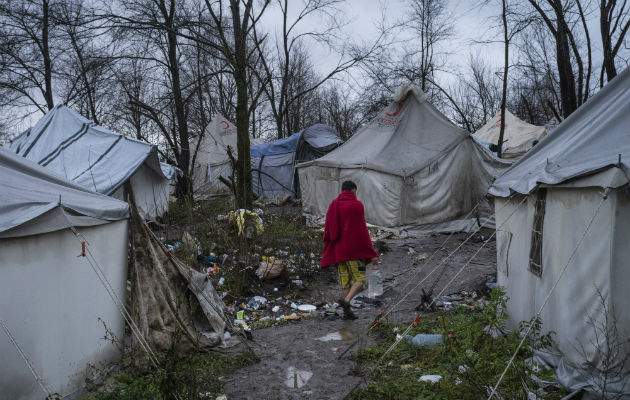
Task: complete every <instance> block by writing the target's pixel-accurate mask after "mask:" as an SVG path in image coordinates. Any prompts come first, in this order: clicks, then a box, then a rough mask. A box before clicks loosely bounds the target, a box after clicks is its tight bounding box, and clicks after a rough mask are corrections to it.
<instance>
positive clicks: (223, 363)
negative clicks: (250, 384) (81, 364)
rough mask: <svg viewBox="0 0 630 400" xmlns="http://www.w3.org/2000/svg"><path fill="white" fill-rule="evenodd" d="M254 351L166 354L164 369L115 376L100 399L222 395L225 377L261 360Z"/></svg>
mask: <svg viewBox="0 0 630 400" xmlns="http://www.w3.org/2000/svg"><path fill="white" fill-rule="evenodd" d="M257 361H258V360H256V358H255V356H254V355H253V354H251V353H247V352H243V354H241V355H239V356H238V357H233V356H227V355H222V354H217V353H195V354H191V355H188V356H186V357H183V358H179V359H177V358H175V357H171V356H164V357H162V360H161V363H160V365H161V366H162V368H160V369H159V370H154V371H152V372H150V373H148V374H144V375H136V374H134V372H133V371H127V372H124V373H120V374H118V375H116V376H114V377H113V378H112V379H113V382H111V384H110V385H106V386H107V387H109V388H108V389H107V391H105V392H101V393H98V394H97V395H96V399H97V400H148V399H151V400H170V399H173V398H175V396H176V395H177V396H178V398H180V399H182V400H188V399H190V400H192V399H195V400H197V399H199V398H200V397H202V396H204V395H206V394H207V396H206V397H208V398H212V399H214V398H215V397H216V396H217V395H219V394H221V392H222V390H223V387H224V383H223V382H222V381H221V378H222V377H223V376H224V375H229V374H231V373H232V372H234V371H236V370H237V369H239V368H242V367H245V366H247V365H251V364H254V363H255V362H257Z"/></svg>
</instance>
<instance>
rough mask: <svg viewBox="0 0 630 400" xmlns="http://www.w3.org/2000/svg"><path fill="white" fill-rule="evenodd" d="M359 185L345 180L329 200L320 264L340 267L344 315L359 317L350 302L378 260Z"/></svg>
mask: <svg viewBox="0 0 630 400" xmlns="http://www.w3.org/2000/svg"><path fill="white" fill-rule="evenodd" d="M356 192H357V185H356V184H355V183H354V182H352V181H345V182H344V183H343V184H342V185H341V194H340V195H339V196H338V197H337V198H336V199H335V200H333V201H332V203H330V206H329V207H328V212H327V213H326V225H325V227H324V252H323V254H322V263H321V267H322V268H326V267H328V266H330V265H334V266H336V267H337V273H338V274H339V283H340V284H341V289H342V291H343V298H342V299H339V304H340V305H341V306H342V307H343V312H344V318H346V319H356V316H355V315H354V313H352V310H351V309H350V301H351V300H352V298H353V297H354V296H356V295H357V294H358V293H359V292H360V291H361V289H362V288H363V284H364V283H365V266H366V264H368V263H373V262H376V260H377V259H378V254H377V253H376V251H374V246H373V245H372V240H371V239H370V233H369V232H368V229H367V225H366V223H365V215H364V211H363V204H362V203H361V202H360V201H359V200H357V196H356Z"/></svg>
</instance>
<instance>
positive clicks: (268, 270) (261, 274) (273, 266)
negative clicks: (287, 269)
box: [256, 260, 284, 279]
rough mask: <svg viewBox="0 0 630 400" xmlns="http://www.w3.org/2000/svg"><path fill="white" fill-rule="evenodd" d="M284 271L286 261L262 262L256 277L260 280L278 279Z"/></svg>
mask: <svg viewBox="0 0 630 400" xmlns="http://www.w3.org/2000/svg"><path fill="white" fill-rule="evenodd" d="M283 269H284V261H282V260H273V261H262V262H261V263H260V266H259V267H258V269H257V270H256V275H257V276H258V278H259V279H272V278H277V277H278V276H280V274H281V273H282V270H283Z"/></svg>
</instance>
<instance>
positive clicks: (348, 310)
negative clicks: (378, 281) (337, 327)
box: [337, 299, 358, 320]
mask: <svg viewBox="0 0 630 400" xmlns="http://www.w3.org/2000/svg"><path fill="white" fill-rule="evenodd" d="M337 302H338V303H339V305H340V306H341V307H342V308H343V319H348V320H355V319H357V318H358V317H357V316H356V315H354V313H353V312H352V307H351V306H350V303H348V302H347V301H345V300H344V299H339V300H338V301H337Z"/></svg>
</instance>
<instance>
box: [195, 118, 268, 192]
mask: <svg viewBox="0 0 630 400" xmlns="http://www.w3.org/2000/svg"><path fill="white" fill-rule="evenodd" d="M200 140H201V143H198V145H199V149H198V150H197V158H196V159H195V172H194V176H193V189H194V193H195V197H197V198H207V197H212V196H218V195H226V194H230V189H229V188H228V187H227V186H226V185H225V184H223V183H222V182H221V181H220V180H219V177H220V176H222V177H224V178H226V179H228V178H229V177H230V176H231V175H232V173H233V170H232V164H231V162H230V158H229V157H228V155H227V149H228V147H230V148H231V149H232V154H233V155H234V158H237V156H238V154H237V147H236V146H237V143H238V141H237V136H236V126H235V125H234V124H232V123H231V122H230V121H228V120H227V119H226V118H225V117H223V116H222V115H220V114H217V115H216V116H215V117H214V119H213V120H212V121H211V122H210V124H208V127H207V128H206V130H205V132H204V135H203V136H202V137H201V138H200ZM249 142H250V144H251V145H257V144H260V143H262V140H261V139H259V138H252V137H250V138H249Z"/></svg>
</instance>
